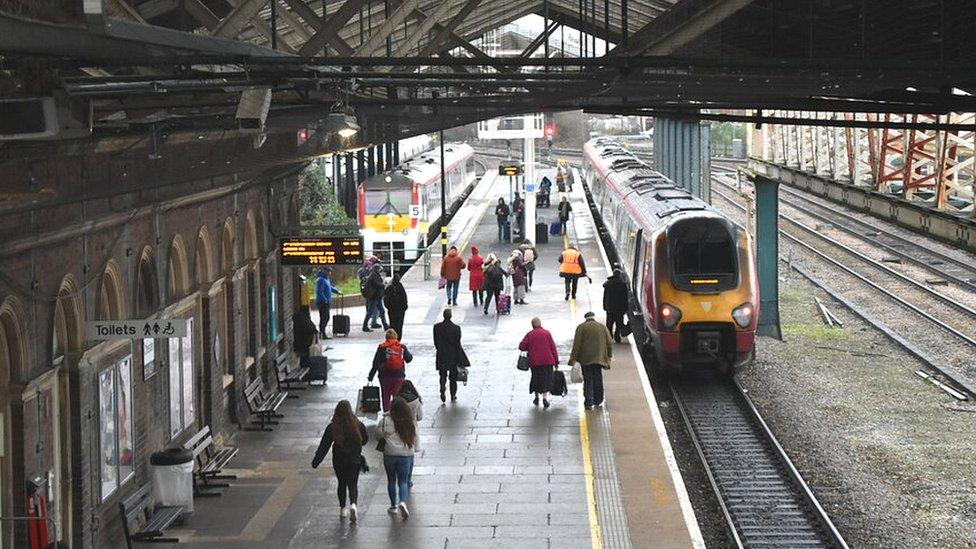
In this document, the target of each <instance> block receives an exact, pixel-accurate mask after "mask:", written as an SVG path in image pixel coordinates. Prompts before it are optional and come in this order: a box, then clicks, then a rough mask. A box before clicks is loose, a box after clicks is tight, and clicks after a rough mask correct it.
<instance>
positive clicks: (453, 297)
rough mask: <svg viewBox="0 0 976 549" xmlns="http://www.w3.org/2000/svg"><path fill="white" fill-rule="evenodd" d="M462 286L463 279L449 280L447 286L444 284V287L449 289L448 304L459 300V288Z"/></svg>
mask: <svg viewBox="0 0 976 549" xmlns="http://www.w3.org/2000/svg"><path fill="white" fill-rule="evenodd" d="M460 287H461V281H460V280H448V281H447V286H444V288H445V289H446V290H447V303H448V304H451V303H456V302H457V294H458V288H460Z"/></svg>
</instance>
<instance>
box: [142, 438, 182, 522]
mask: <svg viewBox="0 0 976 549" xmlns="http://www.w3.org/2000/svg"><path fill="white" fill-rule="evenodd" d="M149 464H150V465H151V466H152V478H153V493H154V494H155V495H156V503H157V504H158V505H182V506H183V508H184V509H186V512H187V513H192V512H193V454H192V453H191V452H190V451H189V450H184V449H183V448H169V449H166V450H163V451H161V452H156V453H154V454H152V455H151V456H150V457H149Z"/></svg>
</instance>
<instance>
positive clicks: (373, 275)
mask: <svg viewBox="0 0 976 549" xmlns="http://www.w3.org/2000/svg"><path fill="white" fill-rule="evenodd" d="M385 289H386V285H385V284H384V283H383V266H382V265H380V264H379V263H378V262H377V263H373V265H372V266H371V267H370V270H369V275H367V277H366V281H365V283H364V284H363V298H364V299H366V318H364V319H363V331H364V332H371V331H372V330H370V328H371V327H372V328H379V327H380V326H382V327H383V329H384V330H386V329H388V328H389V325H388V324H387V323H386V314H385V309H384V308H383V291H384V290H385ZM377 318H378V319H379V320H381V321H382V322H383V324H382V325H381V324H379V323H378V322H377ZM370 320H372V324H370ZM397 335H399V334H397Z"/></svg>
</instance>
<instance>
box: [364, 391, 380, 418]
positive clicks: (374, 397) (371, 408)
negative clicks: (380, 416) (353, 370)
mask: <svg viewBox="0 0 976 549" xmlns="http://www.w3.org/2000/svg"><path fill="white" fill-rule="evenodd" d="M363 411H364V412H366V413H367V414H375V413H377V412H379V411H380V388H379V386H377V385H366V386H364V387H363Z"/></svg>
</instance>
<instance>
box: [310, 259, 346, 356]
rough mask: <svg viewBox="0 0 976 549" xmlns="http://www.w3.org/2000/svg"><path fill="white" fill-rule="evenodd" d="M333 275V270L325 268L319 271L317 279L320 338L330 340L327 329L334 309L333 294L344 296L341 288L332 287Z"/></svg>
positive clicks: (316, 294)
mask: <svg viewBox="0 0 976 549" xmlns="http://www.w3.org/2000/svg"><path fill="white" fill-rule="evenodd" d="M331 275H332V268H331V267H325V268H324V269H319V274H318V277H317V278H316V279H315V308H316V309H317V310H318V311H319V337H321V338H322V339H329V336H328V335H326V333H325V327H326V326H328V324H329V317H330V316H331V315H330V312H331V308H332V294H339V295H342V292H341V291H339V288H336V287H335V286H333V285H332V280H331V279H330V278H329V277H330V276H331Z"/></svg>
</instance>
